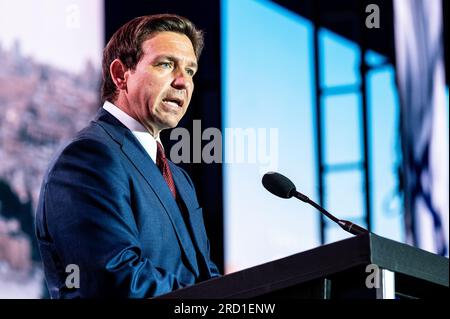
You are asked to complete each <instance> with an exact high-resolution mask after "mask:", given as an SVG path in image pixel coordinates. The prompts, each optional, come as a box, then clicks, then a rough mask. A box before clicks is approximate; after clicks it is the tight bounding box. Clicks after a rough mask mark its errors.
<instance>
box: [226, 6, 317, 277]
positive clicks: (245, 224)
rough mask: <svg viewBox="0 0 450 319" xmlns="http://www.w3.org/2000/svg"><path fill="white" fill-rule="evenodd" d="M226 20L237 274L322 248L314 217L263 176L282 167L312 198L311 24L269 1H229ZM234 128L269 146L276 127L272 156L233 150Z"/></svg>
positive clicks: (230, 236)
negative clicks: (278, 194) (278, 193)
mask: <svg viewBox="0 0 450 319" xmlns="http://www.w3.org/2000/svg"><path fill="white" fill-rule="evenodd" d="M222 15H223V16H222V23H223V25H222V32H223V35H222V41H223V42H222V58H223V65H222V67H223V71H222V75H223V79H222V83H223V90H222V92H223V103H222V105H223V133H225V134H224V160H225V164H224V173H223V176H224V206H225V207H224V209H225V211H224V219H225V225H224V227H225V269H226V272H232V271H236V270H239V269H242V268H246V267H250V266H253V265H256V264H260V263H263V262H267V261H270V260H273V259H276V258H279V257H283V256H286V255H290V254H293V253H296V252H299V251H303V250H306V249H309V248H313V247H316V246H317V245H318V244H319V238H318V219H317V212H315V211H313V209H312V208H310V207H308V206H305V205H303V204H302V203H300V202H298V201H296V200H294V199H291V200H283V199H280V198H277V197H274V196H273V195H272V194H270V193H268V192H267V191H266V190H265V189H264V188H263V187H262V185H261V177H262V175H263V173H264V172H266V171H269V170H278V171H280V172H281V173H283V174H286V175H287V176H289V177H290V178H291V179H292V180H293V181H294V183H296V185H297V187H298V188H299V189H300V190H302V191H303V192H305V193H307V194H308V195H310V196H311V197H312V198H314V197H315V187H314V185H315V176H316V166H315V161H314V159H315V154H314V128H313V113H312V112H313V111H312V110H313V101H312V98H313V97H312V88H313V86H312V83H313V82H312V77H311V74H312V71H313V64H312V62H313V59H312V25H311V23H310V22H309V21H307V20H305V19H303V18H300V17H299V16H297V15H295V14H293V13H291V12H289V11H287V10H286V9H283V8H281V7H279V6H278V5H276V4H274V3H271V2H269V1H253V0H250V1H237V0H224V1H222ZM230 128H231V129H236V128H241V129H249V132H254V133H256V135H255V136H256V137H255V139H262V144H266V145H272V144H270V143H269V142H267V141H268V135H269V131H270V128H273V129H276V130H277V136H276V139H275V140H276V143H275V144H276V145H275V144H274V145H275V146H276V147H274V148H273V149H269V151H268V152H266V153H267V154H270V153H271V154H272V155H273V157H272V158H271V159H270V160H267V159H264V158H260V157H259V155H257V156H256V161H253V162H252V161H251V159H250V160H249V157H251V156H249V155H248V154H247V152H248V150H249V149H250V146H249V144H248V143H247V144H246V145H247V147H246V148H245V149H244V153H245V154H242V151H236V150H235V149H233V146H232V145H230V142H231V141H232V140H233V139H232V138H231V137H229V136H228V137H227V135H226V132H225V131H226V129H230ZM258 128H261V129H262V130H263V131H264V130H265V132H266V133H267V134H266V136H265V137H264V136H262V134H259V133H258V131H257V130H258ZM264 141H265V142H264ZM259 146H261V145H259ZM256 149H257V150H258V149H259V147H257V148H256ZM238 155H242V156H243V158H244V159H245V160H244V162H243V163H237V160H236V156H238Z"/></svg>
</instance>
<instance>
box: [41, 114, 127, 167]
mask: <svg viewBox="0 0 450 319" xmlns="http://www.w3.org/2000/svg"><path fill="white" fill-rule="evenodd" d="M117 151H118V145H117V143H116V142H115V141H114V140H113V139H112V138H111V136H109V135H108V134H107V133H106V132H105V130H104V129H103V128H102V127H101V126H100V125H99V124H98V123H97V122H95V121H92V122H91V123H90V124H89V125H88V126H87V127H85V128H84V129H82V130H81V131H79V132H78V133H77V134H76V135H75V136H74V137H73V138H72V139H70V140H69V141H67V142H66V143H64V144H62V145H61V146H60V147H59V148H58V150H57V151H56V152H55V154H54V156H53V158H52V160H51V162H50V164H49V166H48V170H47V174H46V175H49V174H51V172H52V171H54V170H55V169H56V168H58V167H59V166H61V165H64V166H67V164H68V163H70V165H72V166H85V165H95V166H96V167H98V168H101V167H104V165H105V164H107V163H112V162H115V161H114V158H115V157H116V156H115V154H116V153H117Z"/></svg>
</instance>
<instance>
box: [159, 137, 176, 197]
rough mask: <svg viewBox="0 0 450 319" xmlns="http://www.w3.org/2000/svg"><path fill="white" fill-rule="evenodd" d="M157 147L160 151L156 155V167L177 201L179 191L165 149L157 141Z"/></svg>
mask: <svg viewBox="0 0 450 319" xmlns="http://www.w3.org/2000/svg"><path fill="white" fill-rule="evenodd" d="M156 146H157V147H158V151H157V153H156V166H158V168H159V170H160V171H161V174H162V176H163V177H164V179H165V181H166V183H167V185H168V186H169V189H170V191H171V192H172V195H173V197H174V198H175V199H176V198H177V190H176V188H175V183H174V182H173V177H172V172H171V171H170V167H169V163H168V162H167V158H166V154H165V153H164V149H163V147H162V145H161V143H160V142H158V141H157V142H156Z"/></svg>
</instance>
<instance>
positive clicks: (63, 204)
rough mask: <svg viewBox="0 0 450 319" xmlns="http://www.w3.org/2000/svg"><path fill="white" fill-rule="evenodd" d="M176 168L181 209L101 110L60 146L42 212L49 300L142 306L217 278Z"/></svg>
mask: <svg viewBox="0 0 450 319" xmlns="http://www.w3.org/2000/svg"><path fill="white" fill-rule="evenodd" d="M169 165H170V168H171V171H172V175H173V179H174V182H175V185H176V188H177V192H178V195H179V196H180V198H181V200H180V201H179V203H178V204H177V202H176V201H175V199H174V198H173V196H172V194H171V192H170V190H169V188H168V186H167V184H166V182H165V180H164V178H163V177H162V175H161V173H160V171H159V170H158V168H157V166H156V165H155V164H154V162H153V160H152V159H151V158H150V156H149V155H148V154H147V153H146V151H145V150H144V149H143V147H142V146H141V145H140V143H139V142H138V141H137V139H136V138H135V137H134V136H133V134H132V133H131V131H130V130H129V129H128V128H126V127H125V126H124V125H122V124H121V123H120V122H119V121H118V120H117V119H116V118H114V117H113V116H112V115H111V114H109V113H108V112H107V111H105V110H103V109H101V110H100V111H99V113H98V115H97V117H96V119H95V120H94V121H92V122H91V123H90V125H89V126H88V127H87V128H85V129H84V130H82V131H81V132H80V133H78V135H77V136H76V137H75V139H74V140H72V141H71V142H70V143H69V144H68V145H67V146H65V147H64V148H63V150H62V151H61V152H60V154H59V155H58V156H57V157H56V159H55V160H54V161H53V162H52V164H51V165H50V168H49V171H48V172H47V174H46V176H45V178H44V181H43V184H42V189H41V194H40V199H39V205H38V209H37V214H36V234H37V238H38V242H39V248H40V252H41V256H42V261H43V264H44V270H45V276H46V281H47V286H48V288H49V292H50V296H51V297H52V298H73V297H82V298H86V297H87V298H90V297H136V298H144V297H151V296H157V295H160V294H163V293H167V292H169V291H172V290H175V289H178V288H181V287H184V286H187V285H191V284H194V283H196V282H199V281H202V280H206V279H209V278H212V277H216V276H219V272H218V270H217V267H216V266H215V265H214V263H213V262H212V261H211V259H210V257H209V241H208V238H207V235H206V231H205V227H204V223H203V213H202V209H201V207H200V206H199V203H198V201H197V197H196V193H195V189H194V185H193V183H192V181H191V179H190V178H189V176H188V175H187V173H186V172H185V171H184V170H182V169H181V168H179V167H178V166H176V165H175V164H173V163H172V162H170V161H169ZM71 264H74V265H76V266H78V269H79V274H80V277H79V279H80V281H79V288H73V285H74V284H75V285H76V279H74V277H73V275H74V274H76V271H74V270H73V269H74V268H73V267H74V266H70V267H72V268H70V267H69V268H66V267H67V266H68V265H71ZM66 271H68V272H67V273H66ZM68 276H72V277H68ZM66 280H69V285H66ZM70 283H71V284H70ZM70 287H72V288H70Z"/></svg>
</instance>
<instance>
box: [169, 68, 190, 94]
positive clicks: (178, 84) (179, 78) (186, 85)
mask: <svg viewBox="0 0 450 319" xmlns="http://www.w3.org/2000/svg"><path fill="white" fill-rule="evenodd" d="M172 87H174V88H175V89H178V90H188V89H191V88H192V78H191V77H190V76H189V75H188V74H187V73H186V71H183V70H177V72H175V77H174V79H173V81H172Z"/></svg>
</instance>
